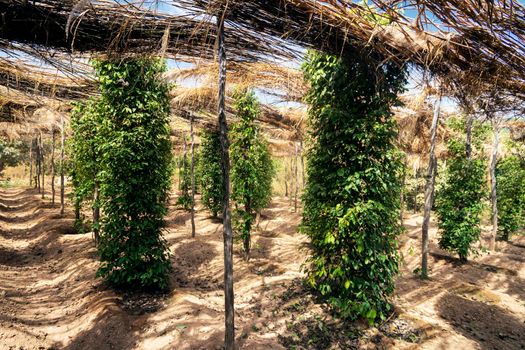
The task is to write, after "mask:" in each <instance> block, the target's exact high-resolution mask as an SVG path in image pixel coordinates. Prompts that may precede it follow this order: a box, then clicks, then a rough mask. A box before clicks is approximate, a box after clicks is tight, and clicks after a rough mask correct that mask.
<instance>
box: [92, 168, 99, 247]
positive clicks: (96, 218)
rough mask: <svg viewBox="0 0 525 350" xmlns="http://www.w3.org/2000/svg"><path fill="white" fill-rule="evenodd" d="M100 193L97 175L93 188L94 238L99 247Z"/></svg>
mask: <svg viewBox="0 0 525 350" xmlns="http://www.w3.org/2000/svg"><path fill="white" fill-rule="evenodd" d="M99 198H100V191H99V184H98V181H97V179H96V174H95V176H94V186H93V238H94V240H95V244H96V245H98V241H99V223H100V203H99Z"/></svg>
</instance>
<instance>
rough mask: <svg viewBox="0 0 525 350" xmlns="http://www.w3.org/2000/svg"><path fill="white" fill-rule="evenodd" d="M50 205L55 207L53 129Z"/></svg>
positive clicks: (53, 138) (53, 131) (53, 130)
mask: <svg viewBox="0 0 525 350" xmlns="http://www.w3.org/2000/svg"><path fill="white" fill-rule="evenodd" d="M51 204H52V205H53V206H55V128H53V129H52V130H51Z"/></svg>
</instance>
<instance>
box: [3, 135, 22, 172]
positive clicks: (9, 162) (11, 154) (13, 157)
mask: <svg viewBox="0 0 525 350" xmlns="http://www.w3.org/2000/svg"><path fill="white" fill-rule="evenodd" d="M20 160H21V154H20V147H17V145H16V144H14V143H10V142H7V141H6V140H3V139H0V175H1V174H2V172H3V171H4V169H5V168H6V167H8V166H16V165H17V164H18V163H19V162H20Z"/></svg>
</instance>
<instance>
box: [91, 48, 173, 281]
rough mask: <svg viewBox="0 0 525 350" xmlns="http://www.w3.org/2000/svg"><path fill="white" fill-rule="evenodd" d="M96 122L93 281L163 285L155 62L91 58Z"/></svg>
mask: <svg viewBox="0 0 525 350" xmlns="http://www.w3.org/2000/svg"><path fill="white" fill-rule="evenodd" d="M94 68H95V71H96V74H97V76H98V79H99V83H100V92H101V95H100V106H101V107H102V110H101V115H102V116H103V123H101V124H100V125H99V126H98V130H99V132H98V133H97V135H96V138H97V142H96V143H97V147H98V150H99V151H100V167H101V171H100V172H99V175H100V196H101V208H102V211H103V213H104V217H103V219H102V222H101V228H102V230H101V236H100V244H99V253H100V258H101V261H102V265H101V267H100V268H99V271H98V276H102V277H104V278H106V280H107V281H108V282H110V283H111V284H113V285H117V286H127V287H132V288H133V287H135V288H136V287H143V288H149V287H155V288H165V287H167V283H168V281H167V273H168V271H169V269H170V262H169V255H168V248H167V244H166V241H165V239H164V238H163V237H162V234H161V229H162V228H163V227H164V216H165V214H166V211H167V208H166V204H167V199H168V191H169V189H170V181H171V174H172V154H171V142H170V128H169V97H168V89H169V87H168V85H167V83H166V82H164V80H163V79H161V77H160V74H161V73H162V72H164V71H165V70H166V65H165V63H164V62H163V61H161V60H157V59H146V58H143V59H126V60H119V61H97V62H95V63H94Z"/></svg>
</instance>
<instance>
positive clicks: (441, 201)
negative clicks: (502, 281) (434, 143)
mask: <svg viewBox="0 0 525 350" xmlns="http://www.w3.org/2000/svg"><path fill="white" fill-rule="evenodd" d="M449 126H450V128H451V129H452V130H454V131H455V136H453V137H452V138H451V139H450V141H449V142H448V145H447V148H448V152H449V154H450V156H449V158H448V160H447V165H446V170H445V178H444V183H442V184H441V186H440V188H439V190H438V192H437V194H436V213H437V217H438V227H439V229H440V232H441V235H440V238H439V246H440V248H442V249H445V250H448V251H450V252H453V253H457V254H458V255H459V257H460V259H461V260H463V261H466V260H467V257H468V255H469V254H471V253H473V252H475V251H476V249H475V248H474V247H473V243H474V242H476V241H478V240H479V236H480V233H481V214H482V211H483V199H484V198H485V196H486V188H485V169H486V168H485V160H486V159H485V158H484V156H483V152H482V140H483V137H484V136H483V135H484V133H485V128H483V127H482V126H481V125H480V124H479V123H474V125H473V130H472V134H473V135H472V148H471V149H472V151H471V157H470V158H469V157H467V147H466V145H467V143H466V133H465V132H464V130H465V120H464V119H451V120H449Z"/></svg>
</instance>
